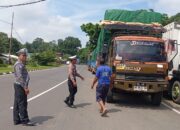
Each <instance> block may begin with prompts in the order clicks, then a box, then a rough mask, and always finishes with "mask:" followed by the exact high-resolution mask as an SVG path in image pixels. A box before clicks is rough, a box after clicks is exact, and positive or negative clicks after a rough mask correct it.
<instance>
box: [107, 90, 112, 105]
mask: <svg viewBox="0 0 180 130" xmlns="http://www.w3.org/2000/svg"><path fill="white" fill-rule="evenodd" d="M106 100H107V102H108V103H113V102H114V98H113V92H112V90H111V89H109V91H108V94H107V99H106Z"/></svg>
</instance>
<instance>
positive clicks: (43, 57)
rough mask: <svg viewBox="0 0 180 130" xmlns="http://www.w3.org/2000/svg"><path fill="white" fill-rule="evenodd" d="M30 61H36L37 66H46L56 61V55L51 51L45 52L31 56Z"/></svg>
mask: <svg viewBox="0 0 180 130" xmlns="http://www.w3.org/2000/svg"><path fill="white" fill-rule="evenodd" d="M31 59H32V61H36V62H37V63H38V64H39V65H45V66H46V65H48V64H50V63H53V62H55V61H56V55H55V53H54V52H52V51H45V52H42V53H39V54H33V55H32V56H31Z"/></svg>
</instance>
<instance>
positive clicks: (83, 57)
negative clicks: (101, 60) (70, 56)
mask: <svg viewBox="0 0 180 130" xmlns="http://www.w3.org/2000/svg"><path fill="white" fill-rule="evenodd" d="M88 54H89V48H82V49H80V50H79V52H78V57H79V58H80V61H81V63H86V62H87V60H88Z"/></svg>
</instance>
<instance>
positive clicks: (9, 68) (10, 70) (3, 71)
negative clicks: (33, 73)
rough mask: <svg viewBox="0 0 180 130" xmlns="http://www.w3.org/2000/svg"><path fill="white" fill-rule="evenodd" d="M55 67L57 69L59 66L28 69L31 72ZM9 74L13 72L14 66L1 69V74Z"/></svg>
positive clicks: (29, 67)
mask: <svg viewBox="0 0 180 130" xmlns="http://www.w3.org/2000/svg"><path fill="white" fill-rule="evenodd" d="M54 67H57V66H37V67H33V66H27V69H28V71H29V70H43V69H50V68H54ZM7 72H13V66H8V67H0V73H7Z"/></svg>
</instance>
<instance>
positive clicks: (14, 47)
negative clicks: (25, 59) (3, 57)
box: [11, 38, 22, 54]
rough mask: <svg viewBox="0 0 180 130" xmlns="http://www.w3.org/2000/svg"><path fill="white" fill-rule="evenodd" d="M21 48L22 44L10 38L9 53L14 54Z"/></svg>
mask: <svg viewBox="0 0 180 130" xmlns="http://www.w3.org/2000/svg"><path fill="white" fill-rule="evenodd" d="M21 48H22V44H21V43H20V42H19V41H18V40H17V39H16V38H12V48H11V53H12V54H16V52H17V51H19V50H20V49H21Z"/></svg>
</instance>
